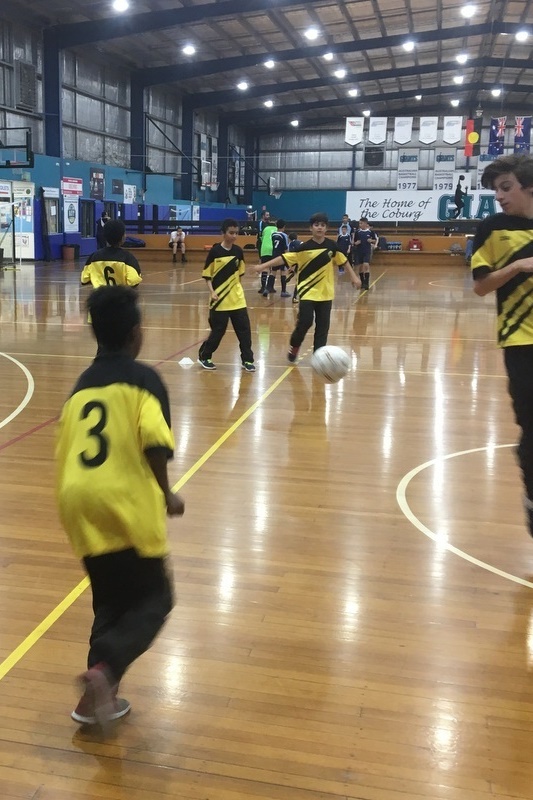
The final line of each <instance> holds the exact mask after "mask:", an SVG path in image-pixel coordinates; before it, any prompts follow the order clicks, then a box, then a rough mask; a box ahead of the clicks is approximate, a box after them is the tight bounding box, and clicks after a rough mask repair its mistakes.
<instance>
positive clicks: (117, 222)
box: [104, 219, 126, 247]
mask: <svg viewBox="0 0 533 800" xmlns="http://www.w3.org/2000/svg"><path fill="white" fill-rule="evenodd" d="M125 233H126V226H125V225H124V223H123V222H122V220H121V219H110V220H109V222H106V224H105V225H104V236H105V240H106V242H107V243H108V244H109V245H111V247H117V246H118V245H119V244H120V243H121V242H122V239H123V238H124V234H125Z"/></svg>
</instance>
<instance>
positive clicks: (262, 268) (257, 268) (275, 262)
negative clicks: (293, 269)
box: [251, 256, 287, 272]
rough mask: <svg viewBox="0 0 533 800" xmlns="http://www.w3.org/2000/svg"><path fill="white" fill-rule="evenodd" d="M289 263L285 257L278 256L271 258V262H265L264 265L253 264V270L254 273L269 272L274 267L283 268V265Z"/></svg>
mask: <svg viewBox="0 0 533 800" xmlns="http://www.w3.org/2000/svg"><path fill="white" fill-rule="evenodd" d="M286 263H287V262H286V261H285V259H284V258H283V256H277V257H276V258H271V259H270V261H265V263H264V264H252V267H251V268H252V269H253V271H254V272H268V270H269V269H272V268H273V267H281V266H282V265H283V264H286Z"/></svg>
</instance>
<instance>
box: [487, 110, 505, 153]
mask: <svg viewBox="0 0 533 800" xmlns="http://www.w3.org/2000/svg"><path fill="white" fill-rule="evenodd" d="M506 124H507V117H491V119H490V133H489V150H488V152H489V155H490V156H501V155H502V153H503V140H504V137H505V126H506Z"/></svg>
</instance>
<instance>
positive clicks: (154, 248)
mask: <svg viewBox="0 0 533 800" xmlns="http://www.w3.org/2000/svg"><path fill="white" fill-rule="evenodd" d="M133 235H134V236H135V238H136V239H142V241H143V242H145V243H146V247H131V248H128V247H127V246H126V249H127V250H128V249H130V250H132V251H133V252H134V253H135V252H138V253H139V257H140V258H146V257H148V258H150V257H154V258H156V257H161V254H162V253H166V254H168V253H171V252H172V249H171V248H170V247H169V246H168V240H169V236H168V233H140V234H138V233H135V234H133ZM220 240H221V234H218V236H217V235H214V234H195V233H191V234H189V235H187V233H185V252H186V253H197V252H201V253H202V254H203V253H204V252H205V251H206V250H210V249H211V247H212V246H213V245H214V244H216V243H217V242H220ZM237 244H238V245H239V247H242V248H243V249H244V247H245V245H250V244H251V245H253V247H254V250H255V244H256V237H255V236H238V237H237ZM249 250H250V248H247V250H246V251H245V252H247V251H249ZM178 252H179V247H178ZM256 252H257V251H256Z"/></svg>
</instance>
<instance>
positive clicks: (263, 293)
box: [261, 289, 268, 297]
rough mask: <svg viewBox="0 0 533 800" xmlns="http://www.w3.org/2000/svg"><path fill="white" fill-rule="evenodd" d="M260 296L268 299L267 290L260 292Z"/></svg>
mask: <svg viewBox="0 0 533 800" xmlns="http://www.w3.org/2000/svg"><path fill="white" fill-rule="evenodd" d="M261 294H262V295H263V297H268V289H265V291H264V292H261Z"/></svg>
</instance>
